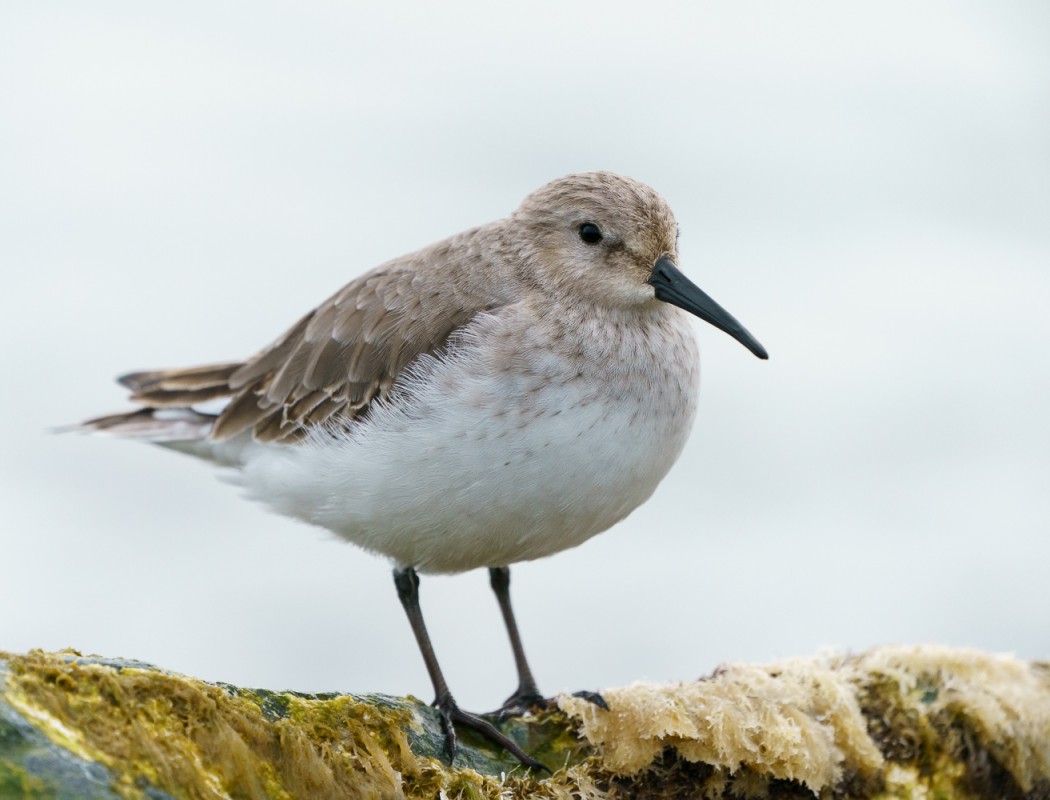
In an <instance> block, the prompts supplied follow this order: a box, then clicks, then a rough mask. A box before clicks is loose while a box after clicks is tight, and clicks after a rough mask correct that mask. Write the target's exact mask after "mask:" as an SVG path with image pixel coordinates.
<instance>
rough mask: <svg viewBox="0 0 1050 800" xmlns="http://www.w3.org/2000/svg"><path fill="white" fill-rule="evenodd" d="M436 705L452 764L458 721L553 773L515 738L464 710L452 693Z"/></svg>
mask: <svg viewBox="0 0 1050 800" xmlns="http://www.w3.org/2000/svg"><path fill="white" fill-rule="evenodd" d="M434 705H435V706H436V707H437V710H438V711H439V712H440V713H441V727H442V728H443V729H444V731H445V753H446V754H447V755H448V763H449V764H450V765H451V764H452V762H453V761H454V760H455V758H456V749H457V739H456V729H455V723H457V722H458V723H459V724H460V725H466V726H467V727H468V728H470V729H472V730H475V731H477V732H478V733H480V734H481V735H482V736H484V737H485V738H486V739H488V740H489V741H490V742H492V743H493V744H496V745H499V746H500V747H502V748H503V749H504V750H506V751H507V752H508V753H510V754H511V755H512V756H514V757H515V758H516V759H518V761H520V762H521V763H522V764H524V765H525V766H526V767H530V768H531V769H539V770H543V771H544V772H546V773H548V774H552V771H551V769H550V768H549V767H547V766H546V765H545V764H541V763H540V762H539V761H537V760H536V759H535V758H533V757H532V756H530V755H529V754H528V753H526V752H525V751H524V750H522V749H521V748H520V747H518V745H517V744H516V743H515V742H514V741H513V740H511V739H509V738H508V737H507V736H505V735H504V734H502V733H500V732H499V730H497V729H496V727H495V726H494V725H493V724H492V723H491V722H488V721H487V720H484V719H482V718H481V717H479V716H477V715H476V714H471V713H469V712H467V711H464V710H462V709H461V708H460V707H459V706H458V705H457V704H456V701H455V700H454V699H452V695H451V694H446V695H443V696H441V697H439V698H438V699H437V700H435V701H434Z"/></svg>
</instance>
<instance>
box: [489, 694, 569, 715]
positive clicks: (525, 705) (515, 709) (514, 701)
mask: <svg viewBox="0 0 1050 800" xmlns="http://www.w3.org/2000/svg"><path fill="white" fill-rule="evenodd" d="M552 702H553V700H548V699H547V698H546V697H544V696H543V695H542V694H540V692H539V690H538V689H537V688H536V687H535V686H529V687H522V686H519V687H518V690H517V691H516V692H514V694H512V695H511V696H510V697H508V698H507V699H506V700H505V701H503V705H501V706H500V707H499V708H497V709H496V710H495V711H493V712H492V713H491V714H486V715H485V716H487V717H495V718H496V719H500V720H504V719H508V718H510V717H520V716H523V715H525V714H528V713H529V712H530V711H541V710H543V709H546V708H550V706H551V703H552Z"/></svg>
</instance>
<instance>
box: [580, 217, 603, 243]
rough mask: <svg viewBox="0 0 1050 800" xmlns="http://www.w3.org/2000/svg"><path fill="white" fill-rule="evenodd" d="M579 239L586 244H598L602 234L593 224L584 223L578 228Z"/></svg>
mask: <svg viewBox="0 0 1050 800" xmlns="http://www.w3.org/2000/svg"><path fill="white" fill-rule="evenodd" d="M580 238H581V239H583V241H584V242H586V243H587V244H598V242H600V241H601V240H602V232H601V230H600V229H599V228H598V226H597V225H595V224H594V223H593V222H585V223H583V224H582V225H581V226H580Z"/></svg>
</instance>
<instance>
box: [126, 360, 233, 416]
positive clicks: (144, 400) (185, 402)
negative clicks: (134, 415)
mask: <svg viewBox="0 0 1050 800" xmlns="http://www.w3.org/2000/svg"><path fill="white" fill-rule="evenodd" d="M241 366H242V364H241V363H240V362H231V363H227V364H209V365H207V366H203V367H191V368H190V369H168V370H153V371H147V372H131V373H128V374H127V375H122V376H121V377H120V378H118V379H117V381H118V382H119V383H121V384H122V385H124V386H126V387H128V388H129V389H131V391H132V395H131V399H132V400H133V401H134V402H136V403H141V404H142V405H144V406H149V407H151V408H179V407H185V406H191V405H194V404H196V403H203V402H206V401H208V400H214V399H216V398H219V397H229V396H230V395H232V394H233V390H232V389H231V388H230V378H231V377H232V376H233V373H235V372H236V371H237V370H238V369H240V367H241Z"/></svg>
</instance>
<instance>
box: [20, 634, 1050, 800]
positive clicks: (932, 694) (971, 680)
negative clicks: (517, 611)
mask: <svg viewBox="0 0 1050 800" xmlns="http://www.w3.org/2000/svg"><path fill="white" fill-rule="evenodd" d="M0 681H2V686H0V797H2V798H9V797H11V798H18V797H27V798H28V797H33V798H35V797H40V798H44V797H57V798H90V799H94V798H149V799H150V800H161V798H260V799H261V798H285V799H288V800H290V799H291V798H311V800H313V799H314V798H319V799H324V798H346V797H355V798H356V797H375V798H402V797H403V798H423V797H426V798H438V797H445V798H510V797H541V798H573V799H574V800H598V799H599V798H612V797H616V798H619V797H626V798H631V797H646V798H650V797H669V798H678V797H704V798H763V797H772V798H777V797H792V798H802V797H821V798H847V797H849V798H853V797H856V798H891V797H892V798H920V797H923V798H925V797H929V798H936V797H944V798H949V797H951V798H955V797H964V798H985V797H987V798H1007V799H1009V800H1012V799H1013V798H1033V800H1035V799H1036V798H1039V799H1040V800H1050V664H1045V663H1037V662H1024V661H1019V660H1017V659H1014V658H1012V657H1009V656H997V655H989V654H985V653H981V652H977V651H970V650H952V649H947V648H942V647H884V648H878V649H874V650H871V651H868V652H866V653H862V654H859V655H854V656H837V655H826V656H821V657H813V658H799V659H792V660H787V661H782V662H778V663H774V664H769V665H754V664H737V665H728V666H725V667H722V668H720V669H718V670H716V672H715V673H714V674H713V675H710V676H708V677H706V678H702V679H700V680H697V681H694V682H688V683H676V684H647V683H638V684H634V685H631V686H626V687H622V688H618V689H608V690H606V691H605V692H603V694H604V696H605V699H606V701H607V702H608V704H609V707H610V710H609V711H603V710H602V709H600V708H598V707H597V706H595V705H593V704H591V703H588V702H587V701H585V700H581V699H578V698H574V697H570V696H561V697H559V698H558V700H557V703H556V705H555V706H554V707H553V708H551V709H550V710H549V711H545V712H541V713H539V714H536V715H532V716H529V717H526V718H524V719H515V720H509V721H505V722H503V723H500V728H501V729H502V730H503V731H504V732H505V733H506V734H507V735H509V736H511V737H512V738H514V739H515V740H516V741H517V742H519V744H521V746H522V747H523V748H524V749H525V750H526V751H527V752H529V753H531V754H533V755H534V756H535V757H536V758H538V759H539V760H540V761H542V762H544V763H545V764H547V765H548V766H549V767H550V768H551V769H552V770H554V773H553V774H552V775H546V774H536V773H530V772H528V771H526V770H524V769H523V768H522V767H520V766H519V765H518V764H517V763H516V762H515V761H514V760H513V759H511V758H507V757H506V756H505V754H503V753H500V752H498V751H496V750H495V749H493V748H492V747H490V746H489V745H488V744H487V743H486V742H484V741H482V740H479V739H477V738H476V737H474V736H473V734H471V733H470V732H469V731H463V732H462V733H461V737H460V739H461V742H460V744H461V747H460V753H459V755H458V756H457V758H456V761H455V764H454V765H453V766H450V765H449V764H447V763H446V761H445V760H444V755H443V737H442V733H441V726H440V724H439V721H438V718H437V715H436V713H435V712H434V710H433V709H431V708H430V707H429V706H428V705H426V704H425V703H422V702H420V701H419V700H416V699H414V698H411V697H408V698H400V697H386V696H382V695H304V694H297V693H294V692H273V691H267V690H257V689H241V688H237V687H233V686H228V685H223V684H218V685H215V684H209V683H205V682H203V681H199V680H196V679H193V678H189V677H186V676H183V675H178V674H175V673H171V672H167V671H164V670H162V669H158V668H156V667H153V666H150V665H148V664H143V663H140V662H135V661H129V660H122V659H104V658H97V657H85V656H82V655H80V654H79V653H76V652H73V651H65V652H59V653H44V652H38V651H34V652H31V653H29V654H26V655H12V654H0Z"/></svg>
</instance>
